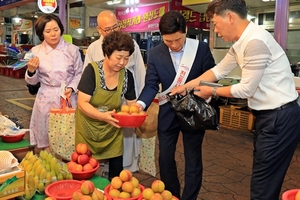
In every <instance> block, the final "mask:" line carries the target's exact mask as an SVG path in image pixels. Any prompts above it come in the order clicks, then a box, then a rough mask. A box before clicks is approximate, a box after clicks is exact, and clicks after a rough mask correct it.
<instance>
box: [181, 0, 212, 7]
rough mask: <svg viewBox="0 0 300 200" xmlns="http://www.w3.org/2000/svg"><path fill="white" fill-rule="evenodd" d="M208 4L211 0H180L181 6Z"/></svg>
mask: <svg viewBox="0 0 300 200" xmlns="http://www.w3.org/2000/svg"><path fill="white" fill-rule="evenodd" d="M210 2H211V0H182V5H183V6H189V5H197V4H206V3H210Z"/></svg>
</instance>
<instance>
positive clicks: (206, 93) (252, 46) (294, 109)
mask: <svg viewBox="0 0 300 200" xmlns="http://www.w3.org/2000/svg"><path fill="white" fill-rule="evenodd" d="M206 14H207V16H208V17H209V18H210V19H211V21H212V23H213V25H214V31H215V32H216V33H217V34H218V36H219V37H222V39H223V40H224V41H226V42H234V44H233V46H232V47H231V48H230V49H229V52H228V53H227V54H226V56H225V57H224V58H223V60H222V61H221V62H220V63H219V64H218V65H217V66H215V67H214V68H213V69H211V70H209V71H207V72H206V73H204V74H203V75H201V76H200V77H198V78H197V79H195V80H192V81H190V82H188V83H187V84H185V85H184V86H179V87H176V88H174V89H173V90H172V93H171V94H172V95H173V94H176V93H182V94H183V93H184V91H185V90H186V89H191V88H194V87H195V90H197V91H198V92H194V93H195V94H196V95H198V96H200V97H202V98H205V99H207V98H209V97H210V96H223V97H229V98H242V99H247V100H248V106H249V108H251V110H252V113H253V114H254V115H255V117H256V125H255V127H256V132H255V134H254V138H253V139H254V140H253V145H254V150H253V166H252V167H253V168H252V177H251V185H250V193H251V194H250V195H251V199H252V200H276V199H279V195H280V190H281V186H282V183H283V180H284V176H285V174H286V171H287V169H288V167H289V165H290V162H291V159H292V157H293V154H294V152H295V149H296V147H297V144H298V142H299V139H300V126H299V124H300V108H299V105H298V104H297V99H298V94H297V92H296V89H295V83H294V80H293V74H292V71H291V68H290V64H289V60H288V58H287V56H286V54H285V52H284V50H283V49H282V48H281V46H280V45H279V44H278V43H277V42H276V41H275V39H274V37H273V36H272V35H271V34H270V33H269V32H268V31H266V30H264V29H263V28H261V27H259V26H258V25H256V24H254V23H252V22H250V21H248V20H247V6H246V2H245V1H244V0H213V1H212V2H211V3H210V4H209V5H208V7H207V10H206ZM236 66H239V67H240V68H241V70H242V76H241V81H240V83H238V84H235V85H232V86H226V87H219V88H213V87H207V86H197V85H198V83H199V81H200V80H206V81H211V82H215V81H217V80H219V79H222V78H224V77H225V76H226V75H227V74H229V72H231V71H232V70H233V69H234V68H235V67H236Z"/></svg>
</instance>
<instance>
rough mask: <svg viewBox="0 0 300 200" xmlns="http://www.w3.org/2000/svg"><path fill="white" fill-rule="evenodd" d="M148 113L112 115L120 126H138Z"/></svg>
mask: <svg viewBox="0 0 300 200" xmlns="http://www.w3.org/2000/svg"><path fill="white" fill-rule="evenodd" d="M147 116H148V114H135V115H132V114H131V115H129V114H123V115H119V114H113V117H114V118H116V119H117V120H119V123H118V125H119V126H121V127H128V128H136V127H140V126H141V125H142V124H143V122H144V121H145V119H146V117H147Z"/></svg>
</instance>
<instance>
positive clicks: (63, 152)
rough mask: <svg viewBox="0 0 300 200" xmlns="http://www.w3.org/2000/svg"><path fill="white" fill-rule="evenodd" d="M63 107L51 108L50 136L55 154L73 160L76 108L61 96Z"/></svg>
mask: <svg viewBox="0 0 300 200" xmlns="http://www.w3.org/2000/svg"><path fill="white" fill-rule="evenodd" d="M61 99H62V100H61V107H60V108H53V109H50V116H49V127H48V137H49V143H50V150H51V153H52V154H53V155H55V156H56V157H58V158H61V159H63V160H71V154H72V153H73V152H74V151H75V109H73V108H72V106H71V105H70V103H69V102H70V101H69V99H67V100H65V99H63V98H61Z"/></svg>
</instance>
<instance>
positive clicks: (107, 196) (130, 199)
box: [104, 184, 145, 200]
mask: <svg viewBox="0 0 300 200" xmlns="http://www.w3.org/2000/svg"><path fill="white" fill-rule="evenodd" d="M139 186H140V189H141V192H143V191H144V189H145V187H144V186H142V185H141V184H139ZM109 188H110V184H109V185H107V186H106V187H105V188H104V195H105V196H106V198H107V200H138V199H140V198H142V193H141V194H140V195H139V196H136V197H132V198H127V199H123V198H114V197H111V196H110V195H109V191H108V190H109Z"/></svg>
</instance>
